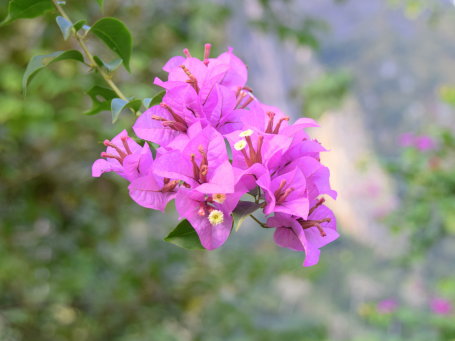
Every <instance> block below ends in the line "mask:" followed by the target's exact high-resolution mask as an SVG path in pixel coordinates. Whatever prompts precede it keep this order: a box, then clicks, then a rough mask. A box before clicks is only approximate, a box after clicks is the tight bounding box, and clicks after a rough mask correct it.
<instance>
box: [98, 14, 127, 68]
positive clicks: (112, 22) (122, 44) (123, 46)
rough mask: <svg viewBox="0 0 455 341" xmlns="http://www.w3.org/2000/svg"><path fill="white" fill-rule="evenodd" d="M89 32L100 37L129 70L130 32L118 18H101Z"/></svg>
mask: <svg viewBox="0 0 455 341" xmlns="http://www.w3.org/2000/svg"><path fill="white" fill-rule="evenodd" d="M90 32H92V33H93V34H95V35H96V36H97V37H98V38H100V39H101V40H102V41H103V42H104V43H105V44H106V45H107V46H108V47H109V48H110V49H111V50H112V51H114V52H115V53H117V55H118V56H119V57H120V58H122V60H123V65H124V66H125V68H126V69H127V70H128V71H130V66H129V63H130V57H131V49H132V39H131V33H130V32H129V31H128V28H127V27H126V26H125V24H124V23H122V22H121V21H120V20H118V19H115V18H103V19H100V20H98V21H97V22H96V23H95V24H94V25H93V26H92V28H91V29H90Z"/></svg>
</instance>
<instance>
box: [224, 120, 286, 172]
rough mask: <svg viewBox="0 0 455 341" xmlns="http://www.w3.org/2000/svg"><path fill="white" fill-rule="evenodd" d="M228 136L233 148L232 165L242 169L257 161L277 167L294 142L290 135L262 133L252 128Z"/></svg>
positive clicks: (270, 166)
mask: <svg viewBox="0 0 455 341" xmlns="http://www.w3.org/2000/svg"><path fill="white" fill-rule="evenodd" d="M226 138H227V139H228V141H229V143H230V145H231V149H232V165H233V166H234V167H237V168H240V169H248V168H249V167H251V166H252V165H254V164H256V163H259V164H263V165H264V166H265V167H266V168H268V169H271V168H275V167H276V165H277V164H278V163H279V162H280V158H281V156H282V155H283V153H284V152H285V151H286V150H287V149H288V148H289V146H290V145H291V142H292V138H290V137H288V136H283V135H271V134H262V133H259V132H255V131H254V130H252V129H246V130H244V131H234V132H232V133H230V134H228V135H226Z"/></svg>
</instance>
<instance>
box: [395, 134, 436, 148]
mask: <svg viewBox="0 0 455 341" xmlns="http://www.w3.org/2000/svg"><path fill="white" fill-rule="evenodd" d="M399 144H400V146H402V147H413V148H416V149H418V150H419V151H421V152H424V151H427V150H433V149H435V148H436V143H435V141H434V140H433V139H432V138H431V137H430V136H427V135H421V136H418V135H414V134H413V133H404V134H401V135H400V137H399Z"/></svg>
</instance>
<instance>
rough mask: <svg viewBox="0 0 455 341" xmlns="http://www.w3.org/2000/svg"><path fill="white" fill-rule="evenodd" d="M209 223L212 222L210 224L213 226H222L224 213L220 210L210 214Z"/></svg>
mask: <svg viewBox="0 0 455 341" xmlns="http://www.w3.org/2000/svg"><path fill="white" fill-rule="evenodd" d="M209 221H210V224H212V225H213V226H215V225H219V224H221V223H222V222H223V221H224V214H223V212H221V211H219V210H213V211H212V212H210V214H209Z"/></svg>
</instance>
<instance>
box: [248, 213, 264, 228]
mask: <svg viewBox="0 0 455 341" xmlns="http://www.w3.org/2000/svg"><path fill="white" fill-rule="evenodd" d="M250 217H251V218H252V219H253V220H254V221H255V222H257V223H258V224H259V226H260V227H262V228H264V229H268V228H269V226H267V225H266V224H264V223H263V222H261V221H260V220H259V219H258V218H256V217H255V216H254V215H252V214H250Z"/></svg>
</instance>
